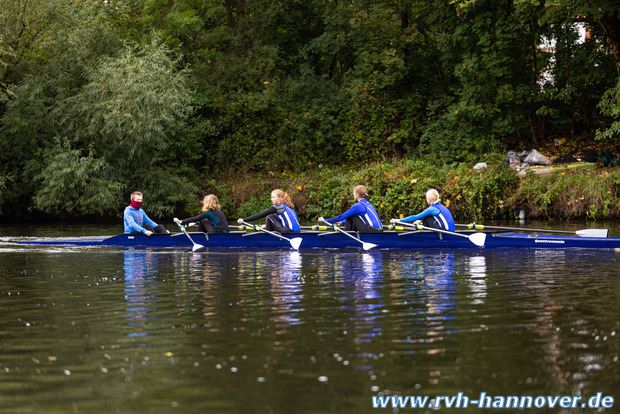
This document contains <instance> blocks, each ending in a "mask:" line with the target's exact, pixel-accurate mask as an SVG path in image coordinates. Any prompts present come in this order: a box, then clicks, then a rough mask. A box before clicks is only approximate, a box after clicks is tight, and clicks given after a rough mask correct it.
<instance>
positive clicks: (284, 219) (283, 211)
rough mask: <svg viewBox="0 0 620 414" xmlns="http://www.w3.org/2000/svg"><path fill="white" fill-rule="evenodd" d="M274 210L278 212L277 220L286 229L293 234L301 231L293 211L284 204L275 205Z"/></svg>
mask: <svg viewBox="0 0 620 414" xmlns="http://www.w3.org/2000/svg"><path fill="white" fill-rule="evenodd" d="M276 209H277V210H278V212H277V215H278V220H280V223H282V225H283V226H286V227H288V228H289V229H291V230H293V231H294V232H298V231H299V230H301V226H300V225H299V220H298V219H297V213H295V210H293V209H292V208H290V207H289V206H287V205H286V204H284V203H280V204H276Z"/></svg>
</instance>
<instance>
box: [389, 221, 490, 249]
mask: <svg viewBox="0 0 620 414" xmlns="http://www.w3.org/2000/svg"><path fill="white" fill-rule="evenodd" d="M395 223H398V224H402V225H404V226H409V227H414V228H415V229H417V230H430V231H434V232H437V233H444V234H451V235H453V236H459V237H466V238H468V239H469V241H470V242H472V243H473V244H475V245H476V246H478V247H484V243H485V242H486V240H487V235H486V234H485V233H474V234H470V235H467V234H461V233H455V232H453V231H449V230H444V229H435V228H432V227H426V226H423V225H421V224H413V223H405V222H403V221H396V222H395Z"/></svg>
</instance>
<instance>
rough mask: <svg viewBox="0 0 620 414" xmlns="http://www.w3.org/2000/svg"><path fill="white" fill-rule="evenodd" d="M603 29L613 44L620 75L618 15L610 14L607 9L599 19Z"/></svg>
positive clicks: (619, 75)
mask: <svg viewBox="0 0 620 414" xmlns="http://www.w3.org/2000/svg"><path fill="white" fill-rule="evenodd" d="M598 23H599V24H600V25H601V26H602V28H603V31H605V34H606V35H607V40H608V41H609V43H610V44H611V47H612V49H613V51H614V59H615V61H616V72H617V74H618V77H620V19H618V16H617V15H613V14H609V12H607V11H605V12H604V13H603V16H602V17H601V18H600V19H599V20H598Z"/></svg>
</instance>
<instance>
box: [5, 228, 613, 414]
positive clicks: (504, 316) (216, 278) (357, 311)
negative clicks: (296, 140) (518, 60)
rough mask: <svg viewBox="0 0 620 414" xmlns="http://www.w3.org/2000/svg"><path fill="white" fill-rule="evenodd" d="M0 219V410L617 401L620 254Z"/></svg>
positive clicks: (273, 409) (307, 409) (318, 408)
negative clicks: (110, 241)
mask: <svg viewBox="0 0 620 414" xmlns="http://www.w3.org/2000/svg"><path fill="white" fill-rule="evenodd" d="M563 228H566V226H564V227H563ZM0 230H3V232H2V233H1V234H0V236H3V237H1V240H2V241H0V311H1V312H0V412H1V413H183V414H192V413H196V414H203V413H326V412H333V413H371V412H386V413H387V412H390V413H392V412H455V413H459V412H462V413H475V412H506V413H509V412H554V413H556V412H558V413H560V412H561V413H572V412H598V411H596V410H589V409H559V408H558V407H556V408H554V409H539V410H535V409H530V410H525V409H503V410H491V409H490V410H483V409H480V408H478V407H477V406H476V407H469V408H461V409H445V408H443V409H440V410H414V409H412V408H402V409H393V408H392V406H391V405H389V408H373V406H372V397H373V396H387V395H402V396H425V395H427V396H429V397H431V398H432V397H434V396H436V395H445V396H454V395H457V393H459V392H462V393H463V394H464V395H467V396H470V397H471V398H477V397H478V396H479V395H480V393H481V392H486V393H487V394H488V395H491V396H501V395H503V396H523V395H530V396H546V395H568V396H582V397H583V399H584V400H586V401H587V399H588V398H590V397H591V396H594V395H596V394H597V393H598V392H600V393H602V395H603V396H612V397H613V398H614V399H616V398H620V392H619V391H618V390H620V361H619V356H620V272H619V266H618V265H619V263H620V260H619V259H620V254H619V253H616V252H613V251H585V250H566V251H556V252H548V251H544V250H530V251H515V250H495V251H484V250H471V251H468V250H462V251H458V250H454V251H450V250H446V251H437V250H428V251H382V250H374V251H370V252H364V251H363V250H344V251H342V250H340V251H330V250H310V251H303V250H302V251H301V252H295V251H290V250H275V251H240V250H220V251H212V250H207V251H203V252H197V253H192V252H191V251H188V250H166V249H160V250H138V249H126V250H125V249H105V248H71V247H45V246H42V247H22V246H16V245H15V244H14V243H13V240H14V239H13V237H14V236H17V235H28V236H32V235H37V234H36V233H37V232H44V233H45V234H46V235H58V236H67V235H68V234H67V232H68V231H70V232H71V234H75V235H78V234H79V235H95V234H98V235H101V234H114V233H115V232H117V231H118V229H116V227H110V226H107V227H106V226H90V227H84V226H79V227H75V228H73V227H71V226H68V227H67V226H63V227H58V226H55V227H53V228H47V229H39V230H36V231H35V230H33V229H24V228H23V227H21V228H20V227H7V226H5V227H4V228H0ZM171 230H172V228H171ZM613 233H614V231H612V235H617V231H616V232H615V234H613ZM606 412H610V413H613V412H620V401H617V402H616V401H615V402H614V405H613V408H611V409H608V410H607V411H606Z"/></svg>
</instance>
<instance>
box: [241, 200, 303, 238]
mask: <svg viewBox="0 0 620 414" xmlns="http://www.w3.org/2000/svg"><path fill="white" fill-rule="evenodd" d="M270 214H275V215H276V216H277V217H278V220H280V223H282V225H283V226H286V227H288V228H289V229H291V230H292V231H294V232H298V231H299V230H300V229H301V227H300V225H299V220H298V219H297V214H296V213H295V210H293V209H292V208H290V207H289V206H287V205H286V204H284V203H277V204H274V205H272V206H270V207H269V208H268V209H267V210H265V211H261V212H260V213H256V214H252V215H251V216H250V217H247V218H246V219H245V221H254V220H258V219H259V218H263V217H267V216H268V215H270Z"/></svg>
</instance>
